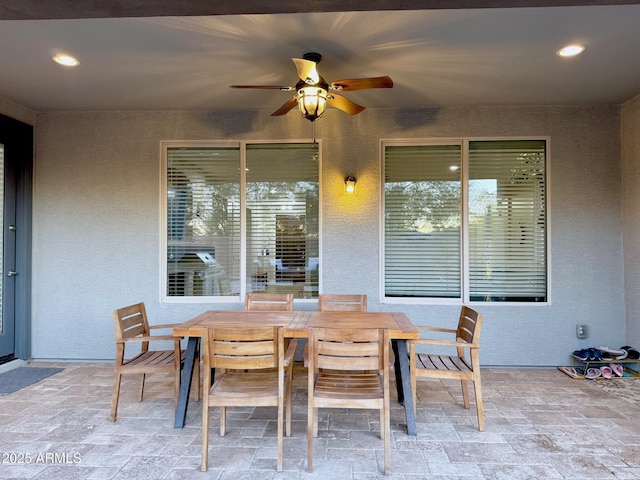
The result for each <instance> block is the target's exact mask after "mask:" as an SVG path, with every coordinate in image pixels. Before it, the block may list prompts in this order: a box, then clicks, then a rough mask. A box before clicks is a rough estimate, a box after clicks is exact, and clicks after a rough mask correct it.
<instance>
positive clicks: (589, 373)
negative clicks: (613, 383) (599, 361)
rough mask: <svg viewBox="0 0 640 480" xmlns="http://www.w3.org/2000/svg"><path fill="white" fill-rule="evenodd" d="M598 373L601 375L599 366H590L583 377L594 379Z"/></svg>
mask: <svg viewBox="0 0 640 480" xmlns="http://www.w3.org/2000/svg"><path fill="white" fill-rule="evenodd" d="M600 375H602V372H601V371H600V369H599V368H590V369H589V370H587V374H586V375H585V378H588V379H589V380H595V379H596V378H598V377H599V376H600Z"/></svg>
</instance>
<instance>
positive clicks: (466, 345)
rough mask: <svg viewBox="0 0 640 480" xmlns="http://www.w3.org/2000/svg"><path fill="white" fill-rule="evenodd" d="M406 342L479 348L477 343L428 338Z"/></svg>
mask: <svg viewBox="0 0 640 480" xmlns="http://www.w3.org/2000/svg"><path fill="white" fill-rule="evenodd" d="M407 344H409V345H411V344H413V345H439V346H444V347H463V348H480V345H478V344H477V343H468V342H450V341H447V340H430V339H427V338H421V339H420V340H407Z"/></svg>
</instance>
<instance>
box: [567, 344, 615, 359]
mask: <svg viewBox="0 0 640 480" xmlns="http://www.w3.org/2000/svg"><path fill="white" fill-rule="evenodd" d="M603 354H605V355H606V352H604V351H602V350H601V349H600V348H593V347H590V348H583V349H582V350H576V351H575V352H573V358H575V359H577V360H580V361H581V362H599V361H601V360H603ZM605 360H613V359H612V358H611V357H608V358H606V359H605Z"/></svg>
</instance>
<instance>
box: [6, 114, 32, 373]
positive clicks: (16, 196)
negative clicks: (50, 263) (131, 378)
mask: <svg viewBox="0 0 640 480" xmlns="http://www.w3.org/2000/svg"><path fill="white" fill-rule="evenodd" d="M32 161H33V127H31V126H30V125H27V124H25V123H22V122H18V121H17V120H13V119H11V118H9V117H6V116H4V115H0V167H1V168H0V175H1V177H2V178H1V181H0V202H1V208H0V226H1V227H2V236H1V237H0V259H1V261H0V362H1V361H6V360H8V359H11V358H13V357H14V356H18V353H21V355H20V356H21V357H22V358H26V356H27V355H28V353H29V345H28V341H27V329H28V319H29V308H28V306H27V305H26V303H25V301H24V300H25V299H26V298H28V290H29V285H30V281H29V279H30V265H31V263H30V260H29V252H30V251H31V245H30V244H31V240H30V239H31V222H30V219H31V212H30V207H31V202H30V194H31V177H30V174H31V169H32ZM25 194H26V196H25ZM25 342H27V343H25Z"/></svg>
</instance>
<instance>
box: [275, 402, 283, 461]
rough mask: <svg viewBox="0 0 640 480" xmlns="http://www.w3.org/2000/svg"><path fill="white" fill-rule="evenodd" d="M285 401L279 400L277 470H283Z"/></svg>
mask: <svg viewBox="0 0 640 480" xmlns="http://www.w3.org/2000/svg"><path fill="white" fill-rule="evenodd" d="M283 424H284V402H283V401H282V399H280V400H278V461H277V463H276V470H277V471H278V472H282V460H283V453H282V451H283V448H284V425H283Z"/></svg>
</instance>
